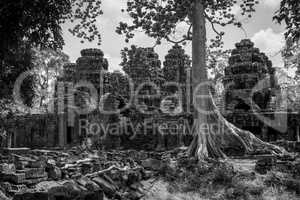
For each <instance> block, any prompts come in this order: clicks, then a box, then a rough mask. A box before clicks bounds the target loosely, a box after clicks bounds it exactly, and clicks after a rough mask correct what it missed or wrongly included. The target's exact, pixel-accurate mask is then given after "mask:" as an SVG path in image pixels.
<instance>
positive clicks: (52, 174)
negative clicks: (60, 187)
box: [47, 166, 62, 180]
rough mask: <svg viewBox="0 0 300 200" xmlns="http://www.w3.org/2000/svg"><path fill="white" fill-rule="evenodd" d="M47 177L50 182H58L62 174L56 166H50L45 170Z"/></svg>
mask: <svg viewBox="0 0 300 200" xmlns="http://www.w3.org/2000/svg"><path fill="white" fill-rule="evenodd" d="M47 172H48V177H49V178H50V179H52V180H60V179H61V178H62V172H61V170H60V168H58V167H56V166H51V167H49V168H47Z"/></svg>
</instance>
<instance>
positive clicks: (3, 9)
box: [0, 0, 102, 106]
mask: <svg viewBox="0 0 300 200" xmlns="http://www.w3.org/2000/svg"><path fill="white" fill-rule="evenodd" d="M100 6H101V1H100V0H98V1H87V0H50V1H48V0H15V1H10V0H2V1H1V2H0V22H1V24H0V35H1V41H0V72H1V75H0V84H1V86H2V87H3V90H1V92H0V96H1V99H2V100H3V101H4V102H10V104H11V103H13V102H12V91H13V90H12V87H13V85H14V83H15V81H16V79H17V77H18V76H19V75H20V74H21V73H23V72H25V71H27V70H30V69H32V68H33V65H32V63H31V58H32V56H33V55H32V51H31V49H32V48H33V47H37V48H39V47H41V48H51V49H61V48H62V46H63V44H64V41H63V37H62V29H61V25H62V24H63V23H65V22H67V21H71V22H74V24H75V25H74V27H72V28H71V29H70V30H69V31H70V32H71V33H72V34H73V35H75V36H77V37H79V38H82V39H83V40H88V41H92V40H94V39H96V38H98V41H99V42H100V39H101V38H100V34H99V30H98V28H97V26H96V20H95V18H96V17H97V16H99V15H101V14H102V11H101V9H100ZM33 82H34V80H33V79H30V78H29V79H28V80H27V79H26V80H25V81H24V83H23V85H22V87H24V88H25V89H24V90H23V89H22V91H24V92H23V94H22V96H23V97H24V99H25V103H26V104H27V105H28V106H30V105H31V104H32V98H33V90H34V87H33Z"/></svg>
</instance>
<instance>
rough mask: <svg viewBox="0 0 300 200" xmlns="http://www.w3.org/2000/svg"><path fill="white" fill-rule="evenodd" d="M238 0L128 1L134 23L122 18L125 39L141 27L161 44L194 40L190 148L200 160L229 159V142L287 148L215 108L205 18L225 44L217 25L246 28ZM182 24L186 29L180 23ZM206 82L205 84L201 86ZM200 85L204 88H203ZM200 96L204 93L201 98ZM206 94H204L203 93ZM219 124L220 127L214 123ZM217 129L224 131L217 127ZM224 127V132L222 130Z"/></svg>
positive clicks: (247, 9)
mask: <svg viewBox="0 0 300 200" xmlns="http://www.w3.org/2000/svg"><path fill="white" fill-rule="evenodd" d="M255 3H257V2H255V1H254V0H247V1H242V2H241V3H240V6H241V8H242V14H243V15H245V14H246V15H248V16H249V17H251V13H252V12H254V11H255V9H254V6H255ZM235 4H237V2H236V1H235V0H161V1H158V0H150V1H148V0H128V1H127V12H128V13H129V15H130V16H131V17H132V19H133V20H132V24H128V23H125V22H121V23H120V25H119V27H118V28H117V32H118V33H120V34H125V36H126V41H128V40H129V39H131V38H133V37H134V33H135V31H136V30H138V29H141V30H143V31H144V32H145V33H146V35H148V36H150V37H153V38H156V39H157V44H160V42H161V40H162V39H165V40H167V41H169V42H172V43H175V44H178V43H181V42H184V41H186V40H191V41H192V79H193V89H194V95H193V97H194V105H195V108H197V109H195V110H197V111H196V113H195V117H194V129H193V132H194V135H195V138H194V140H193V142H192V144H191V146H190V149H189V153H190V155H191V156H196V157H198V158H199V159H204V158H208V157H214V158H224V157H226V155H225V154H224V153H223V151H222V148H223V147H224V146H230V145H231V146H239V147H240V148H241V149H243V150H244V151H245V153H247V152H250V151H254V150H255V149H256V148H259V147H261V148H267V149H269V150H270V151H272V152H273V153H279V154H281V153H283V151H284V150H283V149H280V148H279V147H277V146H273V145H271V144H268V143H265V142H263V141H261V140H260V139H258V138H257V137H255V136H254V135H253V134H252V133H250V132H248V131H244V130H241V129H238V128H237V127H235V126H234V125H232V124H231V123H229V122H227V121H226V119H225V118H224V117H223V116H222V115H221V114H220V112H219V111H218V110H217V109H216V107H215V105H214V103H213V100H212V97H211V93H210V89H209V88H210V86H209V85H208V84H206V83H207V81H208V77H207V65H206V45H207V43H206V39H207V38H206V22H208V23H209V24H210V25H211V27H212V29H213V30H214V31H215V32H216V33H217V36H216V38H215V39H214V40H213V41H212V43H211V44H210V45H209V46H210V47H220V46H222V36H223V35H224V33H223V32H218V31H217V29H216V25H220V26H225V25H228V24H234V25H236V26H238V27H241V23H240V22H238V21H237V20H236V19H235V15H234V14H232V13H231V9H232V8H233V6H234V5H235ZM182 23H186V24H187V33H186V34H184V35H183V37H182V39H180V40H179V41H175V40H174V39H173V38H172V35H174V34H175V32H176V28H178V27H177V26H178V25H179V24H180V25H181V24H182ZM181 29H182V28H181ZM201 84H202V86H201ZM199 86H201V87H199ZM198 95H201V96H202V98H197V97H198ZM203 96H205V97H204V98H203ZM215 125H217V126H215ZM212 127H215V128H217V129H218V130H219V131H217V130H215V129H213V128H212ZM220 128H221V129H220ZM220 130H221V131H220Z"/></svg>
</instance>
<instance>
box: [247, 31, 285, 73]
mask: <svg viewBox="0 0 300 200" xmlns="http://www.w3.org/2000/svg"><path fill="white" fill-rule="evenodd" d="M251 40H252V41H253V42H254V44H255V46H256V47H257V48H259V49H260V51H262V52H264V53H266V54H267V55H268V56H269V58H270V60H272V62H273V65H274V66H277V67H281V66H283V60H282V57H281V54H280V50H281V49H282V48H283V46H284V44H285V42H284V36H283V33H275V32H274V30H273V29H271V28H267V29H265V30H260V31H258V32H257V33H255V34H254V35H253V37H252V38H251Z"/></svg>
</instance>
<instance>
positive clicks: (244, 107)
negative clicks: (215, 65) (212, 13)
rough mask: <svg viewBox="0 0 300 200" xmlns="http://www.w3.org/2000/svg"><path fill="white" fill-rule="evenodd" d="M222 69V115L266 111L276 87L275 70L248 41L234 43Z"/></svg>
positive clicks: (264, 56)
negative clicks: (223, 93)
mask: <svg viewBox="0 0 300 200" xmlns="http://www.w3.org/2000/svg"><path fill="white" fill-rule="evenodd" d="M235 46H236V48H235V49H234V50H233V51H232V54H231V57H230V58H229V66H228V67H227V68H226V69H225V78H224V82H223V83H224V87H225V112H227V113H228V112H229V113H238V112H249V111H250V110H252V108H253V109H257V110H259V111H262V110H266V109H267V106H268V102H269V100H270V97H271V94H272V91H273V89H274V87H275V80H274V72H275V70H274V68H273V67H272V62H271V61H270V60H269V59H268V57H267V56H266V55H265V54H264V53H261V52H260V51H259V49H258V48H255V47H254V43H253V42H251V41H250V40H249V39H244V40H242V41H241V42H239V43H237V44H236V45H235Z"/></svg>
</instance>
